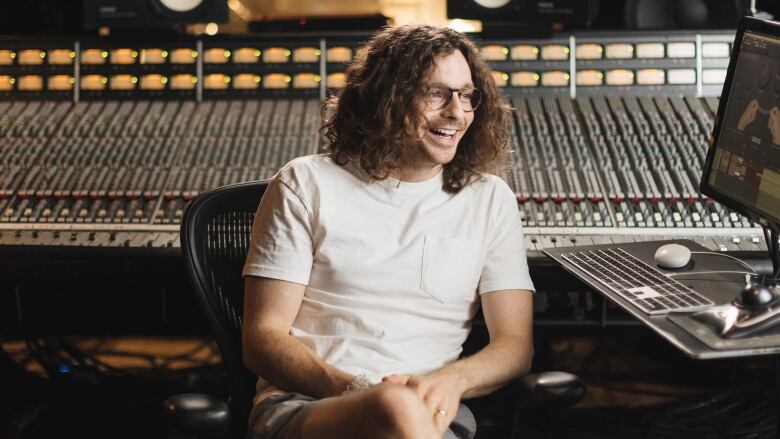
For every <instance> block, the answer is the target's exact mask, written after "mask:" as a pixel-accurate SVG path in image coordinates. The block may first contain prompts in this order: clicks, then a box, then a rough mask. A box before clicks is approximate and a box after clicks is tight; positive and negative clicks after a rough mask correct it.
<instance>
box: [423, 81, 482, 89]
mask: <svg viewBox="0 0 780 439" xmlns="http://www.w3.org/2000/svg"><path fill="white" fill-rule="evenodd" d="M428 87H447V88H451V89H453V90H465V89H468V88H474V84H472V83H471V82H469V83H467V84H465V85H464V86H462V87H459V88H454V87H450V86H449V85H447V84H445V83H443V82H431V83H430V84H428Z"/></svg>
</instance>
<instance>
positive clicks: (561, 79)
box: [542, 71, 569, 87]
mask: <svg viewBox="0 0 780 439" xmlns="http://www.w3.org/2000/svg"><path fill="white" fill-rule="evenodd" d="M542 85H543V86H545V87H565V86H567V85H569V74H568V73H566V72H562V71H551V72H544V73H542Z"/></svg>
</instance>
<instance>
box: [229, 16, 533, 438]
mask: <svg viewBox="0 0 780 439" xmlns="http://www.w3.org/2000/svg"><path fill="white" fill-rule="evenodd" d="M346 82H347V84H346V87H345V88H344V90H343V91H342V93H341V95H340V96H339V98H338V100H334V101H332V102H331V110H332V111H331V112H330V115H329V116H328V118H327V119H328V120H327V122H326V124H325V127H324V132H325V135H326V136H327V137H328V139H329V140H330V145H329V146H328V153H327V154H324V155H319V156H310V157H303V158H299V159H296V160H294V161H292V162H291V163H290V164H288V165H287V166H285V167H284V168H283V169H282V170H281V171H280V172H279V173H278V174H277V175H276V176H275V177H274V179H273V180H272V181H271V183H270V185H269V187H268V189H267V191H266V194H265V196H264V197H263V200H262V203H261V205H260V207H259V209H258V214H257V217H256V220H255V225H254V228H253V232H252V233H253V236H252V245H251V246H250V251H249V255H248V257H247V262H246V265H245V267H244V275H245V277H246V288H245V302H244V323H243V328H244V334H243V335H244V337H243V343H244V362H245V364H246V365H247V367H248V368H250V369H251V370H253V371H255V372H257V374H258V375H259V376H260V377H261V379H260V380H259V381H258V395H257V397H256V398H255V404H256V405H255V408H254V410H253V412H252V415H251V416H250V437H255V438H266V437H268V438H299V437H303V438H307V439H309V438H441V437H442V436H443V435H444V436H445V437H448V438H453V437H454V438H468V437H473V435H474V432H475V429H476V427H475V422H474V418H473V416H472V415H471V414H470V413H469V412H468V409H467V408H466V407H465V406H463V405H462V404H460V400H461V399H463V398H470V397H475V396H480V395H484V394H487V393H489V392H491V391H493V390H495V389H497V388H499V387H500V386H502V385H504V384H506V383H507V382H509V381H510V380H512V379H513V378H515V377H517V376H518V375H520V374H521V373H524V372H525V371H527V370H528V368H529V366H530V362H531V357H532V339H531V319H532V301H531V294H530V291H531V290H533V285H532V283H531V280H530V278H529V276H528V267H527V262H526V260H525V249H524V244H523V234H522V230H521V222H520V216H519V212H518V209H517V204H516V200H515V197H514V194H513V193H512V192H511V190H510V189H509V187H508V186H507V185H506V184H505V183H504V182H503V181H502V180H501V179H499V178H498V177H495V176H494V175H489V174H488V173H487V172H488V171H490V170H492V169H494V168H495V167H496V166H497V165H499V164H500V163H501V162H502V161H503V160H504V158H505V155H506V151H507V139H508V135H507V123H508V120H509V119H508V117H509V109H508V107H507V106H506V105H505V104H503V103H502V101H501V99H500V98H499V93H498V91H497V89H496V86H495V84H494V82H493V80H492V77H491V75H490V71H489V68H488V67H487V66H486V65H485V63H484V62H483V61H482V60H481V59H480V58H479V55H478V52H477V49H476V47H475V46H474V44H473V43H472V42H471V41H469V40H468V39H467V38H466V37H465V36H463V35H461V34H459V33H457V32H455V31H452V30H450V29H443V28H434V27H430V26H402V27H397V28H389V29H385V30H382V31H381V32H379V33H378V34H377V35H376V36H375V37H374V38H372V39H371V41H369V42H368V44H367V45H366V47H365V48H364V50H362V51H361V52H360V55H359V56H358V58H357V59H356V60H355V62H354V63H353V64H352V65H351V66H350V67H349V68H348V69H347V81H346ZM480 303H481V305H482V309H483V314H484V318H485V321H486V324H487V327H488V331H489V334H490V343H489V344H488V345H487V346H486V347H485V348H484V349H483V350H481V351H480V352H478V353H476V354H474V355H473V356H471V357H468V358H464V359H460V360H459V359H458V357H459V355H460V353H461V344H462V343H463V341H464V340H465V339H466V336H467V335H468V332H469V330H470V321H471V319H472V317H473V316H474V314H475V313H476V311H477V309H478V307H479V305H480Z"/></svg>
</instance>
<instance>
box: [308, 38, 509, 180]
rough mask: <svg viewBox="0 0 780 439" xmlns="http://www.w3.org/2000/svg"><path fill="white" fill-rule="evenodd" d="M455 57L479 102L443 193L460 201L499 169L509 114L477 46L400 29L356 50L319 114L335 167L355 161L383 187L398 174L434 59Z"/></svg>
mask: <svg viewBox="0 0 780 439" xmlns="http://www.w3.org/2000/svg"><path fill="white" fill-rule="evenodd" d="M456 50H459V51H460V52H461V53H462V54H463V56H464V57H465V58H466V61H467V62H468V65H469V68H470V70H471V79H472V82H473V83H474V87H475V88H477V89H479V90H481V91H482V102H481V104H480V106H479V107H478V108H477V109H476V110H475V112H474V121H473V122H472V124H471V126H470V127H469V129H468V130H467V131H466V133H465V135H464V136H463V138H461V140H460V142H459V144H458V148H457V152H456V153H455V157H454V158H453V160H452V161H451V162H450V163H448V164H446V165H445V166H444V171H443V177H444V184H443V189H444V190H445V191H447V192H449V193H458V192H460V190H461V189H463V188H464V187H465V186H467V185H468V184H469V183H471V182H472V181H475V180H477V179H479V178H480V176H481V174H482V173H490V172H496V171H497V170H498V169H499V168H500V167H501V166H502V165H504V162H505V158H506V151H507V149H508V143H509V133H508V127H507V125H508V120H509V117H510V116H509V114H510V108H509V106H508V105H507V104H506V103H505V101H504V100H503V98H502V97H501V95H500V94H499V92H498V89H497V88H496V84H495V82H494V81H493V77H492V76H491V73H490V68H489V67H488V66H487V64H485V62H484V61H483V60H482V58H481V57H480V56H479V52H478V50H477V47H476V45H475V44H474V43H473V42H472V41H471V40H470V39H469V38H467V37H466V36H465V35H463V34H461V33H459V32H457V31H454V30H452V29H448V28H439V27H433V26H425V25H405V26H399V27H392V28H384V29H382V30H381V31H379V33H377V34H376V35H375V36H374V37H373V38H371V40H370V41H369V42H368V43H367V44H366V45H365V46H364V47H363V48H362V49H361V50H360V51H358V55H357V57H356V59H355V60H354V61H353V62H352V63H351V64H350V65H349V67H348V68H347V70H346V86H345V87H344V89H343V90H342V91H341V93H340V94H339V95H338V96H334V97H333V98H331V99H330V100H329V101H328V102H327V103H326V104H325V107H324V109H323V113H324V114H325V123H324V125H323V126H322V128H321V131H322V132H323V134H324V135H325V137H327V138H328V140H329V141H330V143H329V145H327V146H326V151H328V152H329V153H330V155H331V157H333V159H334V161H335V162H336V163H338V164H340V165H344V164H346V163H347V162H348V161H350V160H356V161H357V162H358V163H359V165H360V167H361V168H362V169H363V170H364V171H365V172H366V173H367V174H368V175H369V176H370V177H371V178H373V179H376V180H384V179H386V178H387V177H388V176H389V175H390V173H391V172H392V171H393V170H398V169H400V167H401V163H402V157H404V150H405V148H418V147H419V145H420V142H421V140H420V139H419V138H417V137H416V133H417V132H418V127H419V124H420V123H421V122H420V120H421V119H422V115H421V114H420V112H419V110H418V106H417V105H416V102H419V101H418V99H421V97H422V94H423V93H424V90H423V88H424V87H425V86H426V84H425V81H426V78H427V76H428V72H430V71H431V69H432V68H433V66H434V61H435V58H437V57H438V56H442V55H449V54H452V53H453V52H454V51H456Z"/></svg>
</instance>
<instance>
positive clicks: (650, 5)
mask: <svg viewBox="0 0 780 439" xmlns="http://www.w3.org/2000/svg"><path fill="white" fill-rule="evenodd" d="M747 3H748V2H747V1H746V0H733V1H725V0H627V2H626V5H625V9H624V17H623V22H624V24H625V27H626V28H628V29H710V28H727V29H729V28H730V29H736V27H737V24H738V23H739V20H740V18H741V17H742V16H743V15H745V13H746V12H747Z"/></svg>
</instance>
